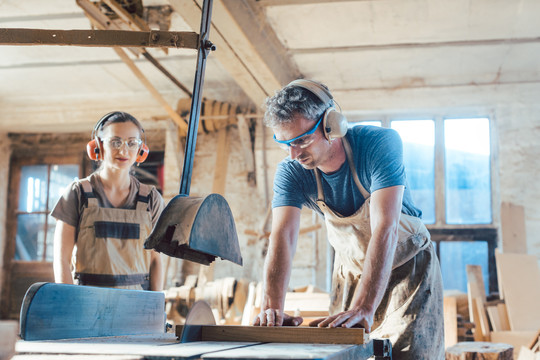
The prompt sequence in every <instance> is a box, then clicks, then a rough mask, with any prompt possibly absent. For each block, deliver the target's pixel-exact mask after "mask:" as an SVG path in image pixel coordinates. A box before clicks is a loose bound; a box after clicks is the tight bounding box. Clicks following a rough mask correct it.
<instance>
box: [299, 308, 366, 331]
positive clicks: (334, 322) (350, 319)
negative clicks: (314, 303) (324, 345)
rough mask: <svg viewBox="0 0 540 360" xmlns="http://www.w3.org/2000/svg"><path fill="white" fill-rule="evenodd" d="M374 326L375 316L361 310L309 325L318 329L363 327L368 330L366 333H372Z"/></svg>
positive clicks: (322, 319) (341, 313) (354, 310)
mask: <svg viewBox="0 0 540 360" xmlns="http://www.w3.org/2000/svg"><path fill="white" fill-rule="evenodd" d="M372 325H373V314H368V313H367V312H366V311H362V310H361V309H359V308H353V309H351V310H348V311H344V312H340V313H339V314H336V315H333V316H329V317H326V318H320V319H316V320H313V321H312V322H310V323H309V326H317V327H339V326H340V327H346V328H351V327H362V328H364V329H365V330H366V333H369V332H370V331H371V326H372Z"/></svg>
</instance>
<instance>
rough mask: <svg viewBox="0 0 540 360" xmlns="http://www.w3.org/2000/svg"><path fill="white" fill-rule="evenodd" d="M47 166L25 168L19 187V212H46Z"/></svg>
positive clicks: (23, 168)
mask: <svg viewBox="0 0 540 360" xmlns="http://www.w3.org/2000/svg"><path fill="white" fill-rule="evenodd" d="M46 200H47V165H32V166H23V167H22V168H21V182H20V186H19V211H24V212H35V211H46V210H47V209H46V203H45V202H46Z"/></svg>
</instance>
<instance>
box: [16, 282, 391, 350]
mask: <svg viewBox="0 0 540 360" xmlns="http://www.w3.org/2000/svg"><path fill="white" fill-rule="evenodd" d="M165 331H166V320H165V296H164V294H163V293H161V292H152V291H137V290H122V289H109V288H98V287H91V286H77V285H67V284H53V283H38V284H34V285H32V287H30V289H29V290H28V292H27V295H26V296H25V299H24V301H23V306H22V308H21V319H20V335H21V338H22V340H20V341H18V342H17V344H16V354H17V355H16V356H15V357H14V359H15V360H22V359H25V360H31V359H44V358H45V359H47V358H55V359H56V358H65V357H66V356H67V357H68V358H70V359H87V360H90V359H111V360H112V359H369V358H373V359H391V345H390V342H389V341H388V340H387V339H384V340H377V339H368V338H367V336H366V335H365V334H364V331H363V329H345V328H335V329H329V328H307V327H295V328H293V327H275V328H268V327H266V328H263V327H251V326H250V327H246V326H235V325H226V326H218V325H215V320H214V319H213V315H212V311H211V309H210V307H209V306H208V304H206V303H205V302H197V303H196V304H195V305H194V306H193V308H192V309H191V310H190V312H189V314H188V316H187V318H186V323H185V325H184V326H182V327H180V326H179V327H178V328H177V329H176V333H166V332H165ZM280 339H281V340H280ZM347 339H351V340H347ZM314 341H315V342H318V343H313V342H314ZM325 342H326V343H325ZM331 342H333V343H331ZM339 342H342V343H339ZM343 342H350V343H343Z"/></svg>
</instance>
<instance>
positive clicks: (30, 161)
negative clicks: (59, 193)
mask: <svg viewBox="0 0 540 360" xmlns="http://www.w3.org/2000/svg"><path fill="white" fill-rule="evenodd" d="M69 164H73V165H78V166H79V178H82V177H84V176H83V173H84V165H85V164H83V163H82V162H81V156H80V155H79V154H77V155H71V156H70V155H67V156H56V155H47V156H40V157H39V158H27V157H20V158H18V157H13V158H12V160H11V165H10V183H9V197H8V214H9V220H8V227H7V239H8V241H7V247H6V256H9V259H10V261H11V262H16V263H31V262H44V263H51V262H50V261H46V260H32V261H27V260H15V246H16V243H15V242H16V235H17V217H18V215H20V214H30V213H27V212H20V211H19V210H18V207H19V206H18V205H19V204H18V203H19V193H20V182H21V173H22V167H23V166H33V165H47V166H48V172H49V173H50V166H52V165H69ZM48 187H49V179H47V202H48ZM50 210H52V209H50ZM33 213H36V214H43V213H44V212H43V211H37V212H33ZM46 215H47V216H50V212H49V213H48V214H46ZM44 226H45V229H47V227H48V224H47V222H45V225H44Z"/></svg>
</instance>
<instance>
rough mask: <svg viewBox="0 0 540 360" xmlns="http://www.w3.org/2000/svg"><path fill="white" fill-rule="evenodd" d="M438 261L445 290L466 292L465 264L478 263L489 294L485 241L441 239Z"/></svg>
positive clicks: (486, 246)
mask: <svg viewBox="0 0 540 360" xmlns="http://www.w3.org/2000/svg"><path fill="white" fill-rule="evenodd" d="M440 247H441V249H440V255H441V258H440V262H441V272H442V277H443V287H444V289H445V290H460V291H462V292H464V293H467V265H480V266H481V267H482V277H483V278H484V286H485V287H486V294H489V274H488V245H487V241H441V243H440Z"/></svg>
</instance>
